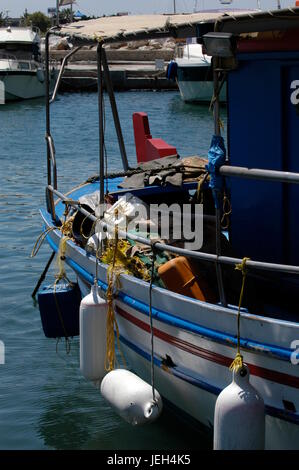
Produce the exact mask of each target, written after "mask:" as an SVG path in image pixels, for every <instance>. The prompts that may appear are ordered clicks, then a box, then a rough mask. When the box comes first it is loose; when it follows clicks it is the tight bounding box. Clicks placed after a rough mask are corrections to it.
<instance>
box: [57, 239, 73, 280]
mask: <svg viewBox="0 0 299 470" xmlns="http://www.w3.org/2000/svg"><path fill="white" fill-rule="evenodd" d="M68 240H70V237H65V236H62V237H61V239H60V242H59V248H58V252H57V266H58V273H57V274H56V275H55V277H56V280H57V281H60V280H61V279H66V280H67V281H68V282H69V280H68V278H67V275H66V271H65V253H66V246H67V245H66V244H67V241H68Z"/></svg>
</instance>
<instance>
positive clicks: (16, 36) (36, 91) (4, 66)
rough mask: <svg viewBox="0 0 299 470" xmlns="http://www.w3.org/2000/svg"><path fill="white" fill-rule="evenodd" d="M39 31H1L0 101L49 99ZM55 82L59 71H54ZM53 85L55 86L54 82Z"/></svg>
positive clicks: (4, 29)
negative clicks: (56, 73)
mask: <svg viewBox="0 0 299 470" xmlns="http://www.w3.org/2000/svg"><path fill="white" fill-rule="evenodd" d="M39 44H40V37H39V32H38V30H35V29H32V28H27V27H13V26H8V27H5V28H0V95H1V96H0V101H1V103H2V104H3V103H5V102H6V101H13V100H22V99H31V98H38V97H41V96H45V71H44V69H45V68H44V64H43V62H42V60H41V56H40V50H39ZM51 78H52V82H53V81H54V78H55V72H54V70H52V77H51ZM52 84H53V83H52ZM51 88H52V87H51Z"/></svg>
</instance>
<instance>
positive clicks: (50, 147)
mask: <svg viewBox="0 0 299 470" xmlns="http://www.w3.org/2000/svg"><path fill="white" fill-rule="evenodd" d="M50 34H51V30H49V31H47V33H46V37H45V67H46V70H45V87H46V93H45V95H46V136H45V137H46V142H47V181H48V186H49V184H50V185H51V184H52V176H51V168H52V166H53V185H54V188H55V189H57V168H56V159H55V148H54V143H53V139H52V137H51V120H50V71H49V66H50V64H49V62H50V54H49V36H50ZM46 202H47V210H48V212H49V213H50V214H51V216H52V219H53V220H55V205H54V197H53V193H51V192H49V190H48V189H46Z"/></svg>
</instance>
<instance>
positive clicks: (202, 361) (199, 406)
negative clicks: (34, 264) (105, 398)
mask: <svg viewBox="0 0 299 470" xmlns="http://www.w3.org/2000/svg"><path fill="white" fill-rule="evenodd" d="M45 221H46V225H48V226H49V225H51V224H50V223H49V220H48V221H47V219H46V220H45ZM59 239H60V231H59V230H55V231H52V232H50V234H49V235H48V241H49V243H50V245H51V247H52V248H53V249H55V250H57V246H58V243H59ZM66 255H67V257H66V261H67V263H69V265H70V266H71V267H72V268H73V269H74V271H75V272H76V273H77V275H78V278H79V281H80V282H79V285H80V287H81V290H82V293H83V295H84V294H85V292H87V291H88V289H89V286H90V283H91V282H92V279H93V277H94V275H95V258H94V257H93V256H87V254H86V252H85V251H84V250H83V249H81V248H78V246H76V245H75V244H74V243H73V242H71V241H69V242H68V243H67V251H66ZM106 273H107V270H106V266H105V265H102V264H100V265H99V269H98V279H99V283H100V287H102V288H104V287H105V286H104V285H103V283H106V279H107V276H106ZM120 280H121V288H120V290H119V295H118V297H117V300H116V303H115V308H116V317H117V322H118V325H119V331H120V340H121V344H122V348H123V351H124V353H125V355H126V356H127V358H128V361H129V363H130V365H131V366H132V368H133V369H134V370H135V371H136V373H137V374H138V375H140V376H141V377H142V378H143V379H145V380H146V381H148V382H149V381H150V330H149V316H148V301H149V285H148V283H146V282H144V281H141V280H139V279H135V278H133V277H131V276H127V275H121V276H120ZM152 300H153V307H154V309H157V310H156V311H154V328H155V337H154V356H155V387H156V388H157V390H158V391H159V392H160V394H161V395H162V396H164V397H165V398H166V399H167V400H168V401H169V402H171V403H172V404H173V405H175V407H177V408H178V409H179V410H181V411H182V412H183V413H185V414H187V415H188V416H190V417H192V418H194V419H196V420H197V421H198V422H200V423H202V424H203V425H205V426H208V427H209V428H211V427H212V426H213V419H214V406H215V401H216V398H217V395H218V394H219V393H220V391H221V390H222V389H223V388H224V387H226V386H227V385H228V384H229V383H230V382H231V372H230V370H229V368H228V366H229V364H230V363H231V362H232V360H233V358H234V356H235V354H236V347H235V338H236V324H237V323H236V310H234V309H231V308H223V307H221V306H219V305H212V304H208V303H204V302H200V301H196V300H194V299H190V298H187V297H184V296H181V295H178V294H175V293H173V292H169V291H167V290H166V289H161V288H158V287H154V288H153V297H152ZM241 331H242V338H243V339H246V341H244V343H241V344H243V347H242V354H243V356H244V361H245V362H246V363H247V364H248V366H249V369H250V372H251V383H252V384H253V386H254V387H256V389H257V390H258V391H259V392H260V393H261V395H262V396H263V398H264V401H265V405H266V448H267V449H299V393H298V389H299V365H297V366H295V365H292V363H291V361H290V356H289V354H290V351H291V350H290V345H291V342H292V341H293V340H294V339H298V338H299V324H298V323H293V322H287V321H282V320H276V319H272V318H268V317H267V318H266V317H260V316H256V315H251V314H247V313H244V314H242V319H241ZM220 333H221V335H222V339H221V340H220V336H219V334H220ZM167 356H169V357H170V358H171V360H172V363H173V364H170V365H169V363H167V362H165V360H166V358H167ZM287 404H288V406H287ZM289 406H291V407H293V410H290V409H289Z"/></svg>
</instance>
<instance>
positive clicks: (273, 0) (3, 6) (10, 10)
mask: <svg viewBox="0 0 299 470" xmlns="http://www.w3.org/2000/svg"><path fill="white" fill-rule="evenodd" d="M173 2H174V0H78V1H77V3H76V4H75V5H74V9H75V10H78V9H79V10H80V11H82V12H83V13H84V14H86V15H95V16H101V15H104V14H105V15H110V14H114V13H117V12H120V11H122V12H123V11H127V12H129V13H132V14H142V13H171V12H173ZM175 2H176V10H177V12H178V13H180V12H193V11H194V8H196V9H197V10H200V9H212V8H221V3H220V0H175ZM280 3H281V6H282V8H286V7H288V6H294V5H295V0H280ZM257 4H258V1H257V0H233V2H232V5H231V6H232V7H234V8H236V9H237V8H256V7H257ZM260 4H261V8H262V9H275V8H276V6H277V0H260ZM55 5H56V0H0V11H3V12H4V13H7V14H8V16H10V17H18V16H20V15H22V13H23V12H24V10H25V8H27V10H28V12H29V13H32V12H33V11H38V10H39V11H42V12H44V13H47V9H48V7H55Z"/></svg>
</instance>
